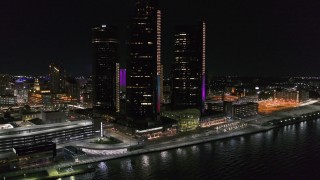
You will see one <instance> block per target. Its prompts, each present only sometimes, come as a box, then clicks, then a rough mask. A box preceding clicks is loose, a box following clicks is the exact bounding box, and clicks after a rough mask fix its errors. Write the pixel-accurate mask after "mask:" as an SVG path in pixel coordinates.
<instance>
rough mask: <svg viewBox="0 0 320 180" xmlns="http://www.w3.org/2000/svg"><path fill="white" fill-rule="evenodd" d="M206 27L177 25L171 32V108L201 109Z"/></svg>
mask: <svg viewBox="0 0 320 180" xmlns="http://www.w3.org/2000/svg"><path fill="white" fill-rule="evenodd" d="M205 39H206V27H205V23H204V22H202V23H201V24H200V25H198V26H179V27H177V29H176V33H175V44H174V57H175V61H174V64H173V65H172V98H171V102H172V105H173V107H174V108H198V109H203V103H204V101H205V95H206V89H205V87H206V86H205V82H206V80H205V66H206V64H205V63H206V62H205V61H206V56H205V54H206V44H205Z"/></svg>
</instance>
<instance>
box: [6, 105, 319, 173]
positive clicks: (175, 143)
mask: <svg viewBox="0 0 320 180" xmlns="http://www.w3.org/2000/svg"><path fill="white" fill-rule="evenodd" d="M319 109H320V107H319ZM319 109H317V111H315V110H314V109H313V110H311V111H309V112H304V113H298V114H299V115H298V114H295V115H296V116H295V117H300V118H298V119H296V120H294V121H290V122H289V121H288V122H284V123H282V124H279V125H273V126H261V125H256V124H253V123H248V126H247V127H245V128H242V129H237V130H233V131H232V132H225V133H220V134H211V135H208V134H203V133H200V134H194V135H198V136H197V137H188V136H185V137H183V138H177V139H173V140H168V141H164V142H160V143H157V144H150V145H147V146H145V147H143V148H142V149H137V150H133V151H127V152H125V153H122V154H116V155H110V156H102V155H100V156H94V158H93V156H91V157H88V159H84V160H82V161H81V162H78V163H76V162H68V163H62V164H53V165H51V166H47V167H38V168H35V169H28V170H26V171H27V172H28V173H34V172H39V171H43V170H45V169H48V168H56V169H57V168H65V167H70V166H74V167H76V166H82V165H88V164H96V163H98V162H101V161H107V160H112V159H119V158H125V157H130V156H137V155H142V154H148V153H153V152H160V151H166V150H171V149H177V148H181V147H187V146H192V145H197V144H202V143H207V142H213V141H218V140H224V139H230V138H233V137H239V136H244V135H250V134H257V133H261V132H267V131H269V130H271V129H274V128H278V127H284V126H287V125H290V124H296V123H300V122H303V121H309V120H314V119H317V118H319V117H320V111H319ZM315 112H317V113H318V112H319V114H317V115H316V116H313V117H312V116H311V115H310V116H308V117H307V116H306V114H312V113H315ZM303 116H305V117H304V118H303ZM306 117H307V118H306ZM269 118H270V119H273V120H279V121H280V120H281V119H279V118H276V116H273V117H268V119H269ZM281 118H282V120H283V118H284V116H282V117H281ZM285 118H291V116H285ZM270 119H269V120H270ZM281 122H282V121H281ZM185 138H188V139H185ZM181 140H182V141H181ZM88 149H90V148H88ZM24 172H25V171H24ZM82 173H86V172H82ZM82 173H79V174H82ZM19 174H20V175H21V174H23V172H19V171H14V172H8V173H4V174H0V178H3V177H4V176H6V177H16V176H19ZM10 175H11V176H10ZM47 178H50V177H40V178H39V179H47ZM55 178H57V176H56V177H55Z"/></svg>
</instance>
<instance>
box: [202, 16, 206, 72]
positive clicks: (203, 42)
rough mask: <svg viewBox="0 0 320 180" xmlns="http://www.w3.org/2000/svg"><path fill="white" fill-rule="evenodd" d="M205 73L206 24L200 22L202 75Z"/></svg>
mask: <svg viewBox="0 0 320 180" xmlns="http://www.w3.org/2000/svg"><path fill="white" fill-rule="evenodd" d="M205 73H206V23H205V22H204V21H203V22H202V74H205Z"/></svg>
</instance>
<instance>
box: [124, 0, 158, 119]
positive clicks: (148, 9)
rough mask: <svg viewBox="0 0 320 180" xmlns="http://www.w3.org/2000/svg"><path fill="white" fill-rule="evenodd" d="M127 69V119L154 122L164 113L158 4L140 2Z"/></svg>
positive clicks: (137, 4) (133, 25) (147, 1)
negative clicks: (161, 88)
mask: <svg viewBox="0 0 320 180" xmlns="http://www.w3.org/2000/svg"><path fill="white" fill-rule="evenodd" d="M131 23H132V24H131V37H130V42H129V46H130V59H129V62H128V63H127V64H128V67H127V71H128V84H127V97H128V98H127V101H128V102H127V115H128V116H129V117H131V118H133V119H134V121H135V123H146V122H148V123H149V122H152V121H154V120H156V119H157V117H158V114H159V113H160V74H161V64H160V63H161V12H160V10H159V9H158V2H157V0H137V1H136V3H135V12H134V16H133V19H132V22H131Z"/></svg>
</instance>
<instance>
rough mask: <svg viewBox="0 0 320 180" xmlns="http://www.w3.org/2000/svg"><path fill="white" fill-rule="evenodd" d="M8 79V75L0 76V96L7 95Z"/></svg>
mask: <svg viewBox="0 0 320 180" xmlns="http://www.w3.org/2000/svg"><path fill="white" fill-rule="evenodd" d="M9 86H10V77H9V76H8V75H3V74H0V95H7V94H9V91H8V90H9Z"/></svg>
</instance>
